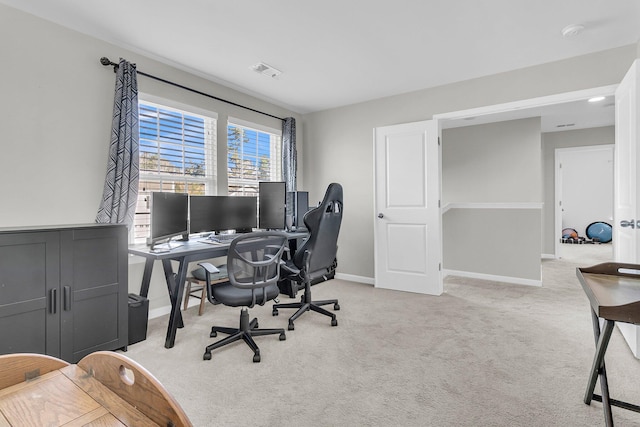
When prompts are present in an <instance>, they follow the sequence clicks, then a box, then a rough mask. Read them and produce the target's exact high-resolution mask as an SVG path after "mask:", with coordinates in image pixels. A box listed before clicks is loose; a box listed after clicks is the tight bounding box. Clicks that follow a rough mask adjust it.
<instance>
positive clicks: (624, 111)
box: [613, 60, 640, 263]
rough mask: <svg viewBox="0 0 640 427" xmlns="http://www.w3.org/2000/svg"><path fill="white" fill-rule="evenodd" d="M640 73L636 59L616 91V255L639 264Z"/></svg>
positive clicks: (620, 260) (614, 235) (614, 247)
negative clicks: (639, 108) (639, 112)
mask: <svg viewBox="0 0 640 427" xmlns="http://www.w3.org/2000/svg"><path fill="white" fill-rule="evenodd" d="M639 73H640V70H639V68H638V60H636V61H635V62H634V63H633V65H632V66H631V68H630V69H629V71H628V72H627V75H626V76H625V77H624V79H622V82H621V83H620V86H618V88H617V89H616V143H615V175H614V189H615V190H614V216H613V217H614V223H613V245H614V246H613V255H614V257H615V260H616V261H618V262H630V263H640V250H639V245H640V230H638V227H637V226H638V224H639V221H638V220H640V218H638V214H639V213H640V209H638V203H640V197H638V192H639V191H640V174H638V165H640V158H639V156H640V150H639V149H638V148H639V147H638V144H639V143H640V140H639V138H640V133H639V132H638V125H639V124H640V122H639V121H638V108H637V106H638V99H639V98H640V94H639V91H640V84H639V80H640V77H639V76H640V74H639Z"/></svg>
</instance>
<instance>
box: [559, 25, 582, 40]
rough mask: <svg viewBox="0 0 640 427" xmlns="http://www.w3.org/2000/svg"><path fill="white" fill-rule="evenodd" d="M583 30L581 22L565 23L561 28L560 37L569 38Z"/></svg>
mask: <svg viewBox="0 0 640 427" xmlns="http://www.w3.org/2000/svg"><path fill="white" fill-rule="evenodd" d="M582 30H584V25H582V24H571V25H567V26H566V27H564V28H563V29H562V37H564V38H567V39H568V38H571V37H575V36H577V35H578V34H580V33H581V32H582Z"/></svg>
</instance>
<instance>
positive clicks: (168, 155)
mask: <svg viewBox="0 0 640 427" xmlns="http://www.w3.org/2000/svg"><path fill="white" fill-rule="evenodd" d="M138 117H139V127H140V150H139V151H140V183H139V186H138V203H137V206H136V215H135V220H134V237H133V238H134V242H136V243H141V242H144V240H145V239H146V237H148V236H149V231H150V230H149V225H150V215H149V200H150V197H149V196H150V193H151V192H154V191H170V192H174V193H189V194H215V192H216V188H215V185H216V168H215V164H216V163H215V142H216V117H210V116H205V115H200V114H195V113H192V112H187V111H182V110H178V109H175V108H171V107H168V106H164V105H159V104H154V103H151V102H146V101H142V100H141V101H140V102H139V103H138Z"/></svg>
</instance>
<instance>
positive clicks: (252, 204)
mask: <svg viewBox="0 0 640 427" xmlns="http://www.w3.org/2000/svg"><path fill="white" fill-rule="evenodd" d="M257 218H258V200H257V198H256V197H244V196H191V198H190V224H189V225H190V232H191V233H201V232H210V231H213V232H218V231H225V230H236V232H238V233H242V232H250V231H252V229H253V228H256V227H257V225H258V219H257Z"/></svg>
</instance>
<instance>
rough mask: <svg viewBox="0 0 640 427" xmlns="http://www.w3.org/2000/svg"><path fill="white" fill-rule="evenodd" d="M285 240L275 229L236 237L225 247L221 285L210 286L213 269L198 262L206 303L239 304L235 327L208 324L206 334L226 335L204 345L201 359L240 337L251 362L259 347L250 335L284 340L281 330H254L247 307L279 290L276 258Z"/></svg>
mask: <svg viewBox="0 0 640 427" xmlns="http://www.w3.org/2000/svg"><path fill="white" fill-rule="evenodd" d="M287 242H288V237H287V235H286V234H284V233H282V232H275V231H262V232H255V233H247V234H243V235H241V236H239V237H236V238H235V239H234V240H233V241H232V242H231V245H230V246H229V253H228V255H227V273H228V275H229V282H227V283H224V284H218V285H215V286H213V285H212V283H211V275H212V273H213V272H215V271H216V268H215V267H213V265H211V264H209V263H201V264H199V265H200V266H202V267H203V268H204V270H205V276H206V286H207V297H208V299H209V302H211V303H212V304H218V303H222V304H224V305H228V306H231V307H242V310H241V311H240V326H239V327H238V328H227V327H222V326H213V327H211V333H210V334H209V336H211V337H215V336H217V334H218V332H222V333H225V334H229V336H228V337H226V338H224V339H222V340H220V341H216V342H215V343H213V344H211V345H209V346H207V348H206V349H205V352H204V356H203V359H205V360H209V359H211V351H212V350H214V349H216V348H219V347H222V346H224V345H227V344H230V343H232V342H235V341H237V340H239V339H243V340H244V342H245V343H246V344H247V345H248V346H249V347H250V348H251V350H253V353H254V355H253V361H254V362H260V349H259V348H258V346H257V345H256V343H255V341H254V340H253V338H252V337H254V336H258V335H271V334H279V335H280V341H284V340H285V339H286V335H285V332H284V329H258V319H257V318H255V319H253V320H252V321H251V322H249V311H248V310H247V307H248V308H251V307H253V306H254V305H255V304H259V305H264V304H265V303H266V302H268V301H271V300H273V299H275V298H276V297H277V296H278V294H279V293H280V291H279V289H278V280H279V278H280V265H281V263H280V260H281V257H282V253H283V252H284V249H285V246H286V244H287Z"/></svg>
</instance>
